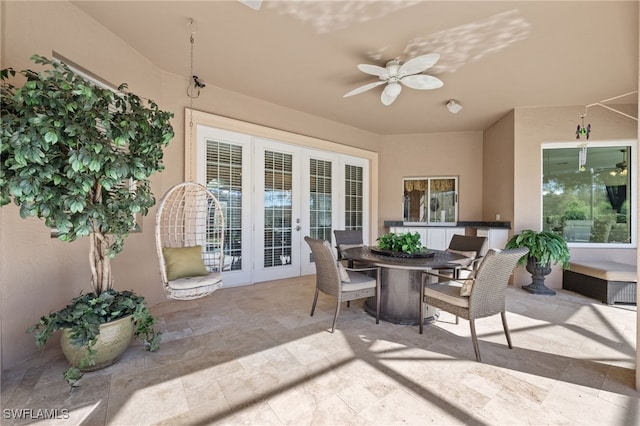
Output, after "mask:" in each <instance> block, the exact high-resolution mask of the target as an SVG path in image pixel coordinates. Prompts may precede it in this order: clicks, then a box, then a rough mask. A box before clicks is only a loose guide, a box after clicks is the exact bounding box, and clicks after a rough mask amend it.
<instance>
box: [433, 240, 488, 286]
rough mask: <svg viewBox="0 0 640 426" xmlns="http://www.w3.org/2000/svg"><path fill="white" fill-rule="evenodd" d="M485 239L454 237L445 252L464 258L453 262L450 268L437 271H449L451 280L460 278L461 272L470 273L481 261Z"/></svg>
mask: <svg viewBox="0 0 640 426" xmlns="http://www.w3.org/2000/svg"><path fill="white" fill-rule="evenodd" d="M486 240H487V237H476V236H472V235H458V234H456V235H454V236H453V238H451V241H450V242H449V247H447V249H446V251H449V252H452V253H456V254H461V255H463V256H464V257H465V258H464V259H461V260H458V261H454V262H452V263H455V265H453V266H452V267H446V268H438V271H439V272H440V273H442V272H443V271H447V270H449V271H451V275H452V277H453V279H458V278H460V272H461V271H465V270H466V271H468V272H471V271H473V270H474V269H477V267H478V265H479V263H480V260H481V259H482V247H483V246H484V244H485V242H486Z"/></svg>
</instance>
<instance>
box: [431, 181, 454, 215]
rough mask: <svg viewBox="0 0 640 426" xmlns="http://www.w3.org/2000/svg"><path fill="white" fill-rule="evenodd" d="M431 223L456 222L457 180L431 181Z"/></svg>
mask: <svg viewBox="0 0 640 426" xmlns="http://www.w3.org/2000/svg"><path fill="white" fill-rule="evenodd" d="M429 194H430V196H429V211H430V213H429V222H431V223H444V222H449V223H451V222H455V221H456V180H455V179H448V178H445V179H431V180H430V182H429Z"/></svg>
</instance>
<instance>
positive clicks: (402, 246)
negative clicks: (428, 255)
mask: <svg viewBox="0 0 640 426" xmlns="http://www.w3.org/2000/svg"><path fill="white" fill-rule="evenodd" d="M377 241H378V246H379V247H380V248H381V249H386V250H391V251H397V252H403V253H407V254H413V253H416V252H418V251H420V249H421V248H422V242H420V234H419V233H418V232H415V233H411V232H405V233H402V234H396V233H394V232H390V233H388V234H385V235H382V236H380V237H378V240H377Z"/></svg>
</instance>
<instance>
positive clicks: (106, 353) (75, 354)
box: [60, 315, 134, 371]
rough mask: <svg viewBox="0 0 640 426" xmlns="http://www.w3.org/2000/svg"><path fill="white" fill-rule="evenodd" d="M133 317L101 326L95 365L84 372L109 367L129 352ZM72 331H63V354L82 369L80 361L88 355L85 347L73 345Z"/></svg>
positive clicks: (95, 346)
mask: <svg viewBox="0 0 640 426" xmlns="http://www.w3.org/2000/svg"><path fill="white" fill-rule="evenodd" d="M133 326H134V324H133V316H132V315H129V316H126V317H124V318H120V319H117V320H115V321H111V322H107V323H104V324H102V325H101V326H100V334H99V335H98V341H97V342H96V344H95V345H94V346H93V349H94V350H95V351H96V352H97V353H96V357H95V361H96V363H95V365H90V366H88V367H86V368H81V370H82V371H94V370H99V369H101V368H105V367H108V366H110V365H112V364H113V363H115V362H116V361H118V359H120V357H121V356H122V354H123V353H124V352H125V351H126V350H127V348H128V347H129V344H131V340H132V339H133V331H134V329H133ZM70 334H71V331H70V329H63V330H62V336H61V337H60V346H62V352H63V353H64V356H65V357H66V358H67V361H69V364H71V366H73V367H78V368H80V361H81V360H82V359H83V358H84V357H85V356H86V355H87V349H86V347H84V346H81V347H78V346H75V345H73V344H72V343H71V337H70Z"/></svg>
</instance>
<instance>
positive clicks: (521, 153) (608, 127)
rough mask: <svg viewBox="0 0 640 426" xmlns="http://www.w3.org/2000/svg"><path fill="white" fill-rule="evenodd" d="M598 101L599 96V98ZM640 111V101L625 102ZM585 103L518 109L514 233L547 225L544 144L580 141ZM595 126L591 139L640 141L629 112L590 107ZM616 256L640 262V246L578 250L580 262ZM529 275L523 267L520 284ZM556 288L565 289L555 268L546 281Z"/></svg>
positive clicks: (519, 271) (590, 120)
mask: <svg viewBox="0 0 640 426" xmlns="http://www.w3.org/2000/svg"><path fill="white" fill-rule="evenodd" d="M596 101H597V100H594V102H596ZM619 108H620V109H625V110H627V111H628V112H629V113H631V114H634V115H637V110H638V107H637V105H631V106H629V105H627V106H619ZM583 113H584V106H575V107H560V108H518V109H516V110H515V129H514V130H515V132H514V170H515V175H514V177H515V179H514V188H516V189H515V191H514V209H515V210H514V221H513V223H514V231H515V232H519V231H521V230H523V229H535V230H539V229H540V226H541V210H542V207H541V201H542V198H541V185H540V176H541V173H542V164H541V145H542V144H543V143H548V142H567V143H571V144H575V133H574V132H575V128H576V125H577V124H578V122H579V119H580V115H581V114H583ZM587 117H588V120H586V122H588V123H590V124H591V129H592V132H591V137H590V140H591V141H602V140H625V139H626V140H628V139H634V140H635V139H637V123H636V121H634V120H631V119H629V118H627V117H625V116H623V115H620V114H617V113H615V112H611V111H609V110H607V109H604V108H601V107H593V108H591V109H589V111H588V116H587ZM595 257H598V258H601V259H611V260H617V261H621V262H631V263H633V262H635V259H636V250H635V249H607V250H598V249H585V248H572V249H571V258H572V259H574V260H583V259H593V258H595ZM527 281H529V282H530V276H529V274H528V273H527V272H526V271H525V270H524V268H518V269H517V270H516V275H515V285H522V284H528V282H527ZM545 284H546V285H547V287H550V288H562V270H561V269H560V267H559V266H557V265H556V266H555V267H554V268H553V271H552V273H551V275H549V276H548V277H547V279H546V280H545Z"/></svg>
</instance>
